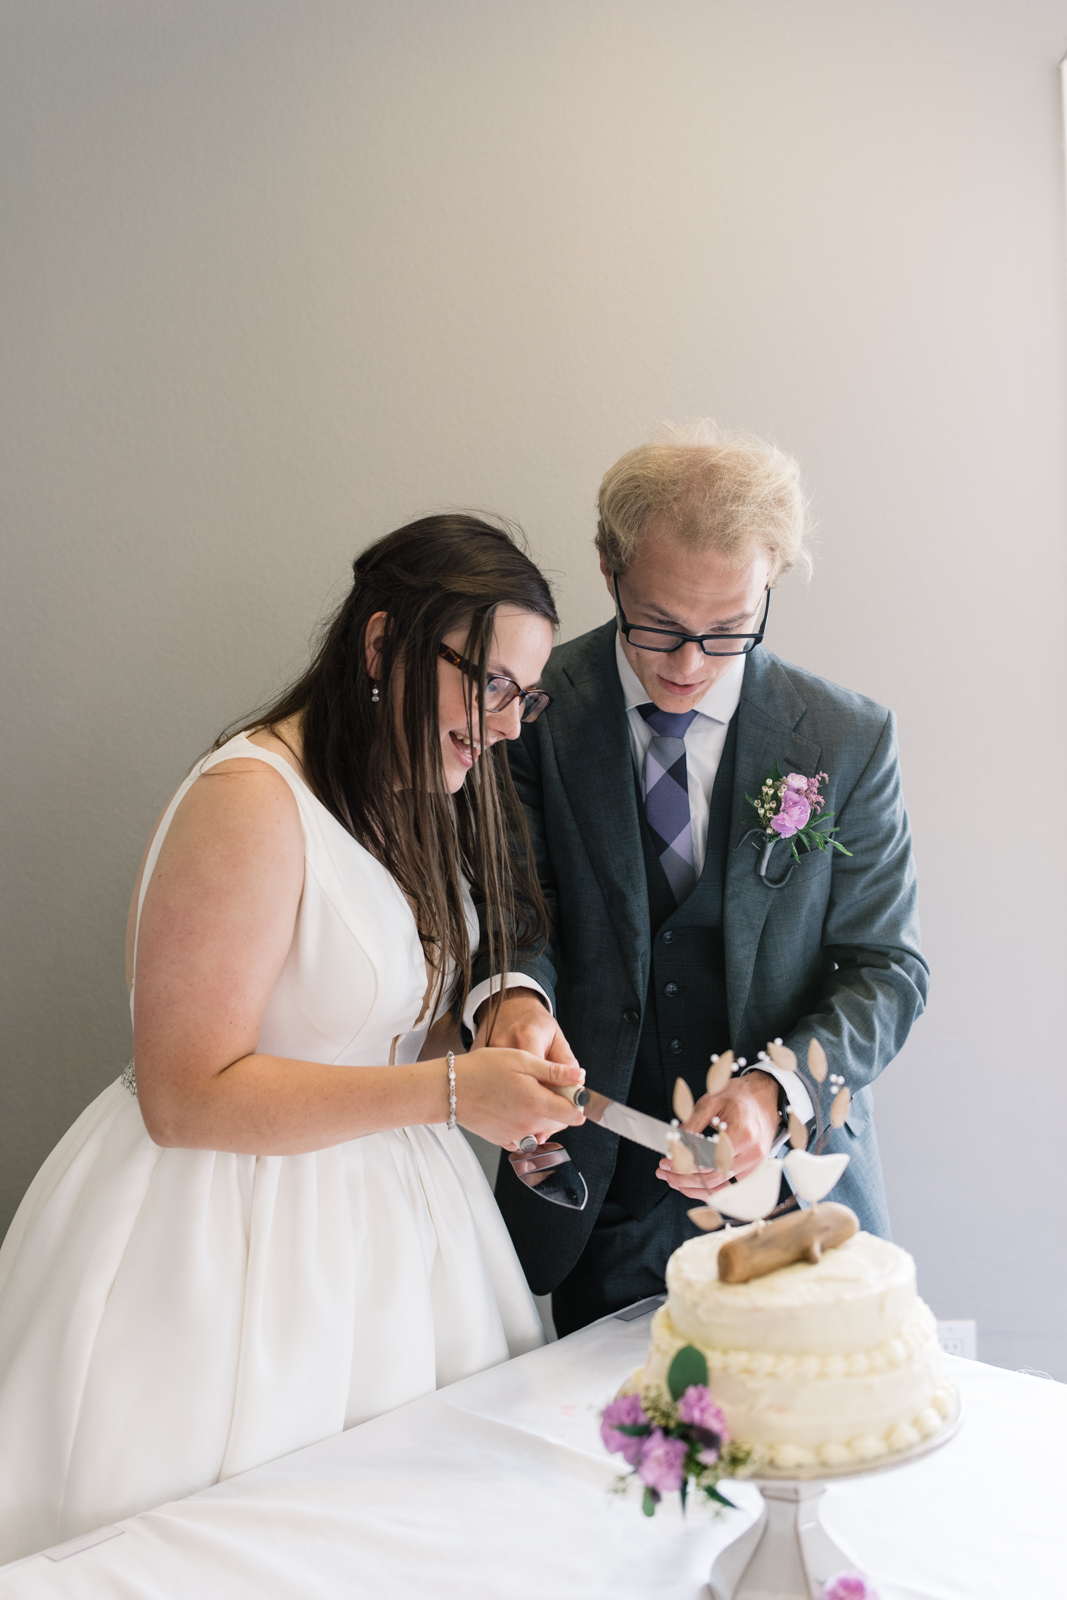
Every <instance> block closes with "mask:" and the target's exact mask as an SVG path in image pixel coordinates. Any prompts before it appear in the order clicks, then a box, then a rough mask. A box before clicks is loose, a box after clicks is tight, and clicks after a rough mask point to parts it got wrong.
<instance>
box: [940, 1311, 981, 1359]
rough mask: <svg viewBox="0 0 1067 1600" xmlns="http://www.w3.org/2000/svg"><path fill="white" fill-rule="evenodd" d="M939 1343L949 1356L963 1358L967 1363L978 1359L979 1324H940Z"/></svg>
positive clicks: (968, 1322) (966, 1322) (967, 1322)
mask: <svg viewBox="0 0 1067 1600" xmlns="http://www.w3.org/2000/svg"><path fill="white" fill-rule="evenodd" d="M937 1342H938V1344H939V1345H940V1346H941V1348H942V1350H943V1351H944V1352H945V1354H946V1355H947V1356H963V1357H964V1358H965V1359H966V1360H967V1361H976V1360H977V1359H978V1324H977V1323H975V1322H970V1321H965V1322H939V1323H938V1325H937Z"/></svg>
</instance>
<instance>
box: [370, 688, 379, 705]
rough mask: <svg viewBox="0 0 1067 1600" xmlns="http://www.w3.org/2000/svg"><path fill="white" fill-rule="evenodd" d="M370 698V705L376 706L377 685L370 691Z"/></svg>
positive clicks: (377, 697)
mask: <svg viewBox="0 0 1067 1600" xmlns="http://www.w3.org/2000/svg"><path fill="white" fill-rule="evenodd" d="M370 697H371V704H372V705H377V704H378V699H379V696H378V685H377V684H375V685H374V688H373V689H372V690H371V692H370Z"/></svg>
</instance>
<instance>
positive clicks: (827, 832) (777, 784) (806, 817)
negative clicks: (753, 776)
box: [745, 762, 852, 861]
mask: <svg viewBox="0 0 1067 1600" xmlns="http://www.w3.org/2000/svg"><path fill="white" fill-rule="evenodd" d="M826 782H827V774H826V773H825V772H817V773H816V774H815V776H814V778H806V777H805V776H804V774H803V773H802V772H789V773H785V774H783V773H782V772H781V770H780V769H779V767H778V763H777V762H775V764H774V768H773V770H772V771H771V772H770V773H768V775H767V777H766V778H765V779H764V780H763V784H762V786H761V788H760V792H759V794H758V796H757V797H756V799H753V798H752V796H751V795H746V796H745V798H746V799H747V800H748V803H749V805H750V806H752V807H754V809H755V812H756V815H757V817H759V820H760V827H761V828H762V829H763V832H764V833H765V834H766V835H767V838H768V840H770V841H773V840H774V839H775V837H776V836H777V838H779V839H788V840H789V848H790V850H791V851H792V853H793V857H794V860H796V861H799V860H800V856H799V854H798V852H797V845H796V841H797V840H798V839H799V840H800V841H801V843H802V844H803V845H804V847H805V849H806V850H827V849H832V850H840V852H841V854H842V855H845V856H847V855H851V854H852V852H851V850H846V849H845V847H844V845H843V844H839V843H838V841H837V840H836V839H835V838H834V834H835V833H836V832H837V829H836V828H831V826H830V823H831V820H832V819H833V815H834V814H833V812H832V811H826V810H824V807H825V804H826V802H825V799H824V798H823V796H822V795H821V794H820V793H819V790H820V789H821V788H822V785H823V784H824V783H826Z"/></svg>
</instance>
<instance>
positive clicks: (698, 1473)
mask: <svg viewBox="0 0 1067 1600" xmlns="http://www.w3.org/2000/svg"><path fill="white" fill-rule="evenodd" d="M667 1387H668V1390H669V1395H661V1394H642V1395H637V1394H623V1395H620V1396H619V1397H618V1399H617V1400H613V1401H612V1402H611V1404H610V1405H607V1406H605V1407H604V1409H603V1411H602V1412H601V1414H600V1437H601V1439H602V1440H603V1441H604V1445H605V1447H606V1448H607V1449H608V1450H610V1451H611V1453H612V1455H620V1456H622V1458H623V1460H624V1461H625V1462H626V1464H627V1466H629V1467H630V1468H632V1471H630V1472H628V1473H624V1474H623V1476H622V1477H621V1478H620V1479H619V1482H618V1486H619V1487H620V1488H625V1487H626V1486H627V1485H628V1484H629V1483H630V1482H631V1480H632V1479H633V1478H637V1479H638V1480H639V1482H640V1483H642V1484H643V1485H644V1494H643V1497H642V1509H643V1510H644V1513H645V1516H646V1517H652V1516H655V1514H656V1507H657V1506H658V1505H659V1503H660V1501H661V1500H662V1499H663V1496H664V1495H665V1494H675V1493H678V1494H680V1495H681V1498H682V1509H683V1511H684V1509H685V1503H686V1496H687V1494H688V1491H689V1488H690V1487H692V1488H694V1489H696V1490H698V1491H699V1492H700V1493H702V1494H703V1495H704V1496H705V1498H706V1499H707V1500H710V1501H713V1502H717V1503H718V1504H719V1505H723V1506H732V1505H733V1501H732V1500H728V1499H727V1498H726V1496H725V1495H724V1494H720V1492H719V1489H718V1484H719V1480H720V1479H721V1478H729V1477H732V1476H733V1475H734V1474H735V1473H737V1472H738V1471H740V1469H741V1468H742V1467H743V1466H744V1465H745V1463H746V1462H747V1460H748V1458H749V1454H750V1452H749V1451H748V1449H747V1448H746V1447H745V1446H743V1445H736V1444H733V1443H732V1442H731V1440H730V1435H729V1432H728V1431H727V1427H726V1419H725V1418H724V1416H723V1414H722V1412H721V1411H720V1409H719V1407H718V1406H717V1405H716V1404H715V1400H714V1398H713V1397H712V1395H711V1392H710V1390H709V1389H708V1367H707V1362H706V1361H705V1359H704V1356H703V1355H702V1353H701V1352H700V1351H699V1350H698V1349H697V1348H696V1347H695V1346H694V1345H685V1346H683V1348H682V1349H681V1350H679V1351H678V1354H677V1355H676V1356H675V1358H674V1360H673V1361H672V1362H671V1367H670V1371H669V1373H668V1374H667Z"/></svg>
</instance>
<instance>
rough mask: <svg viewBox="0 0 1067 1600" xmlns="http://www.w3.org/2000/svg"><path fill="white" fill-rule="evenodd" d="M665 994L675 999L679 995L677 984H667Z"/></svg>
mask: <svg viewBox="0 0 1067 1600" xmlns="http://www.w3.org/2000/svg"><path fill="white" fill-rule="evenodd" d="M663 993H664V994H669V995H670V996H671V998H672V999H673V998H674V996H675V995H676V994H677V993H678V985H677V984H676V983H668V984H665V985H664V989H663Z"/></svg>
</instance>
